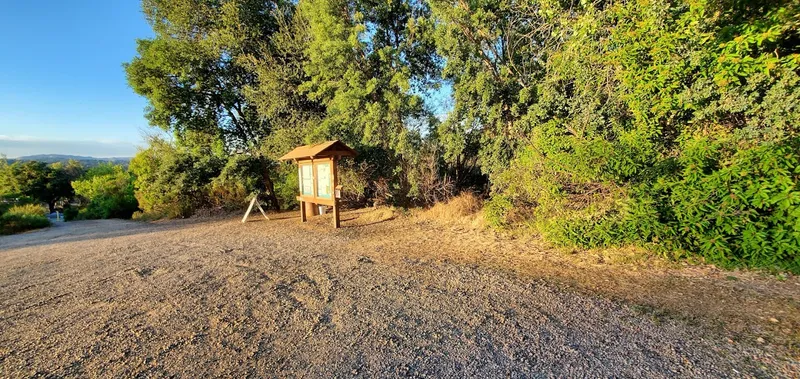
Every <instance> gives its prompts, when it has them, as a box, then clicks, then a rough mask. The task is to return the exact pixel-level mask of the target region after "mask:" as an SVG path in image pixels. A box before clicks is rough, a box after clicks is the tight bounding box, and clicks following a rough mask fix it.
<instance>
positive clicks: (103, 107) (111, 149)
mask: <svg viewBox="0 0 800 379" xmlns="http://www.w3.org/2000/svg"><path fill="white" fill-rule="evenodd" d="M151 36H152V31H151V30H150V27H149V25H148V24H147V22H146V21H145V19H144V16H143V15H142V12H141V9H140V2H139V1H137V0H124V1H108V0H104V1H100V0H91V1H90V0H76V1H54V0H44V1H36V2H29V1H6V2H3V6H2V11H0V46H2V49H1V50H0V154H6V155H7V156H8V157H10V158H11V157H15V156H20V155H28V154H42V153H53V154H78V155H93V156H100V157H108V156H132V155H133V154H134V153H135V152H136V148H135V146H136V145H141V144H142V141H143V137H142V131H151V132H152V129H150V128H149V126H148V125H147V121H146V120H145V119H144V116H143V115H144V107H145V106H146V101H145V100H144V99H143V98H141V97H139V96H137V95H136V94H134V93H133V91H132V90H131V89H130V88H128V86H127V83H126V81H125V72H124V70H123V68H122V64H123V63H124V62H127V61H129V60H130V59H131V58H132V57H133V56H134V55H135V53H136V39H137V38H147V37H151Z"/></svg>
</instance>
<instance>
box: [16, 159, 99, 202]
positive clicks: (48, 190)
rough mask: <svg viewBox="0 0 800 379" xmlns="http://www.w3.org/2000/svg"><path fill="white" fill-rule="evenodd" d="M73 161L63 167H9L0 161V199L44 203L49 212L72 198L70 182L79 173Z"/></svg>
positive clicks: (31, 163)
mask: <svg viewBox="0 0 800 379" xmlns="http://www.w3.org/2000/svg"><path fill="white" fill-rule="evenodd" d="M83 170H84V169H83V166H82V165H81V164H80V163H79V162H77V161H69V162H67V164H66V165H65V164H62V163H53V164H51V165H47V164H45V163H43V162H37V161H26V162H14V163H13V164H11V165H9V164H8V163H7V161H6V160H5V159H4V158H3V157H0V196H6V197H12V198H14V197H27V198H31V199H34V200H36V201H40V202H43V203H47V204H48V206H49V208H50V210H51V211H52V210H53V209H54V208H55V206H56V203H57V202H59V201H68V200H69V199H71V198H72V197H73V196H74V193H73V191H72V186H71V185H70V182H71V181H72V180H74V179H76V178H78V177H79V176H80V175H82V173H83Z"/></svg>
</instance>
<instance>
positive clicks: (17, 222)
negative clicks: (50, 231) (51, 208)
mask: <svg viewBox="0 0 800 379" xmlns="http://www.w3.org/2000/svg"><path fill="white" fill-rule="evenodd" d="M4 208H5V207H0V234H15V233H21V232H25V231H28V230H33V229H41V228H46V227H48V226H50V220H49V219H48V218H47V209H46V208H44V207H42V206H41V205H38V204H24V205H14V206H11V207H8V208H6V209H4Z"/></svg>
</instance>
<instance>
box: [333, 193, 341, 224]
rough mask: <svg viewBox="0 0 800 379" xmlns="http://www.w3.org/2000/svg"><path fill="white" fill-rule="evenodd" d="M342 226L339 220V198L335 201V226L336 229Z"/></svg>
mask: <svg viewBox="0 0 800 379" xmlns="http://www.w3.org/2000/svg"><path fill="white" fill-rule="evenodd" d="M340 226H341V223H340V222H339V201H338V200H334V201H333V227H334V228H335V229H338V228H339V227H340Z"/></svg>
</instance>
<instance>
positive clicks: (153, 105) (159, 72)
mask: <svg viewBox="0 0 800 379" xmlns="http://www.w3.org/2000/svg"><path fill="white" fill-rule="evenodd" d="M291 6H292V5H291V4H290V3H284V2H282V1H280V0H278V1H255V0H225V1H211V0H205V1H204V0H179V1H172V0H143V2H142V7H143V10H144V13H145V15H146V17H147V20H148V21H149V22H150V24H151V26H152V28H153V31H154V32H155V34H156V36H155V38H152V39H145V40H139V41H137V45H138V48H137V50H138V55H137V56H136V57H135V58H134V59H133V60H132V61H131V62H130V63H128V64H126V65H125V69H126V72H127V76H128V82H129V84H130V85H131V87H132V88H133V89H134V91H136V92H137V93H138V94H140V95H142V96H144V97H146V98H147V99H148V100H149V102H150V105H149V107H148V108H147V111H146V114H147V118H148V119H149V121H150V123H151V124H152V125H154V126H157V127H160V128H162V129H164V130H166V131H170V132H175V133H176V134H177V135H179V136H180V135H182V134H185V132H186V131H193V132H202V133H206V134H208V135H211V136H217V137H218V138H221V139H223V140H224V141H225V144H226V146H227V148H228V149H229V151H231V152H234V153H235V152H246V153H249V154H257V153H258V147H259V145H260V143H261V141H262V140H263V139H264V138H265V137H266V136H268V135H269V134H270V132H271V120H270V119H268V118H265V117H262V116H261V115H259V114H258V112H257V109H256V107H255V106H254V105H253V104H252V103H251V102H250V101H249V100H248V98H247V97H246V96H245V92H246V91H247V89H248V88H250V87H253V86H256V85H257V76H256V75H255V74H254V73H253V72H252V71H251V70H249V69H248V68H247V67H246V62H245V60H246V59H252V58H253V57H256V58H257V57H259V56H260V54H263V53H264V52H265V51H264V50H263V49H261V48H260V47H261V45H260V44H259V41H261V40H264V39H269V38H270V37H271V36H272V35H273V34H274V33H275V32H276V31H277V30H278V27H279V25H278V23H277V21H276V20H277V18H278V17H279V15H280V13H281V12H284V9H285V8H286V7H289V8H291ZM269 167H270V164H269V163H268V162H266V161H265V164H264V170H269ZM264 178H265V183H264V185H265V187H266V190H267V194H268V196H269V197H270V199H271V200H272V202H273V204H274V206H275V207H278V202H277V198H276V197H275V194H274V186H273V183H272V180H271V179H270V175H269V173H267V174H266V175H264Z"/></svg>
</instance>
